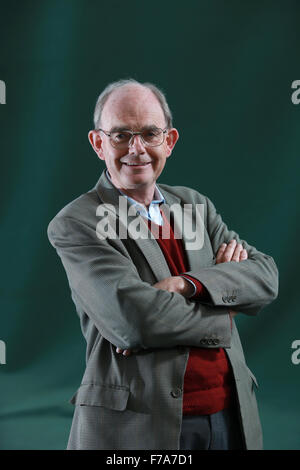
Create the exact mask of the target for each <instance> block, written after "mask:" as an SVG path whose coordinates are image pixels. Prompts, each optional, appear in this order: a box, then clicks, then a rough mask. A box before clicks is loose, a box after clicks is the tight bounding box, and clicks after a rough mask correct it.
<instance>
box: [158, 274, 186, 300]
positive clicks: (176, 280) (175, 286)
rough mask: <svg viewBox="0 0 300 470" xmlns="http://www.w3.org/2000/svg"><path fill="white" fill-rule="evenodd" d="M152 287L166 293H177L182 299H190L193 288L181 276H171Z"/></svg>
mask: <svg viewBox="0 0 300 470" xmlns="http://www.w3.org/2000/svg"><path fill="white" fill-rule="evenodd" d="M152 287H156V289H162V290H166V291H168V292H177V294H181V295H183V296H184V297H191V295H192V294H193V293H194V286H193V284H192V283H191V282H189V281H188V280H187V279H185V278H184V277H181V276H171V277H166V278H165V279H162V281H159V282H156V283H155V284H153V286H152Z"/></svg>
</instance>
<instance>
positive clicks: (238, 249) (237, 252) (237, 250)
mask: <svg viewBox="0 0 300 470" xmlns="http://www.w3.org/2000/svg"><path fill="white" fill-rule="evenodd" d="M242 251H243V245H242V244H241V243H238V244H236V246H235V250H234V252H233V255H232V258H231V261H235V262H236V263H238V262H239V261H240V256H241V252H242Z"/></svg>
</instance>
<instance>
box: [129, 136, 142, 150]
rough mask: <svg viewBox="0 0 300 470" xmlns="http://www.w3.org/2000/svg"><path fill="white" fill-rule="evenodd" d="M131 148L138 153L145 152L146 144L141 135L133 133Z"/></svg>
mask: <svg viewBox="0 0 300 470" xmlns="http://www.w3.org/2000/svg"><path fill="white" fill-rule="evenodd" d="M129 150H130V151H131V152H132V151H133V152H136V153H144V152H145V146H144V143H143V141H142V138H141V136H140V135H133V136H132V137H131V139H130V142H129Z"/></svg>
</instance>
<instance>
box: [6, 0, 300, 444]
mask: <svg viewBox="0 0 300 470" xmlns="http://www.w3.org/2000/svg"><path fill="white" fill-rule="evenodd" d="M299 15H300V4H299V2H298V1H289V0H286V1H264V0H257V1H255V0H254V1H253V0H251V1H250V0H248V1H247V0H245V1H243V2H241V1H238V0H237V1H230V0H229V1H222V0H197V1H193V0H187V1H186V2H179V1H174V0H172V1H169V0H164V1H163V2H162V1H156V0H153V1H152V2H151V3H150V2H142V1H127V2H123V1H117V0H110V1H109V2H108V1H107V2H104V1H96V0H39V1H37V0H23V1H20V0H19V1H17V0H9V1H6V0H2V1H0V79H1V80H3V81H4V82H5V83H6V104H4V105H0V120H1V121H0V124H1V127H0V128H1V136H0V137H1V139H0V151H1V164H2V172H1V175H2V182H1V186H0V191H1V232H0V233H1V251H2V262H1V266H2V269H1V310H0V311H1V319H0V340H2V341H5V343H6V354H7V355H6V364H1V365H0V383H1V386H0V390H1V391H0V394H1V398H0V448H1V449H64V448H65V447H66V443H67V437H68V433H69V428H70V425H71V419H72V414H73V407H72V405H70V404H69V403H68V399H69V398H70V396H71V395H72V394H73V393H74V391H75V390H76V389H77V387H78V386H79V384H80V380H81V376H82V373H83V370H84V366H85V364H84V360H85V344H84V340H83V337H82V335H81V331H80V325H79V320H78V317H77V314H76V311H75V307H74V306H73V303H72V300H71V297H70V290H69V287H68V283H67V278H66V275H65V272H64V270H63V267H62V264H61V262H60V260H59V258H58V256H57V254H56V252H55V250H54V249H53V248H52V247H51V245H50V244H49V242H48V239H47V233H46V230H47V225H48V223H49V221H50V220H51V219H52V217H54V215H55V214H56V213H57V212H58V211H59V210H60V209H61V208H62V207H63V206H64V205H65V204H67V203H68V202H70V201H71V200H72V199H74V198H75V197H77V196H79V195H80V194H82V193H84V192H86V191H88V190H89V189H91V188H92V187H93V186H94V184H95V183H96V181H97V179H98V177H99V176H100V173H101V172H102V169H103V162H100V160H98V159H97V156H96V154H95V153H94V152H93V150H92V148H91V147H90V145H89V143H88V140H87V133H88V131H89V130H90V129H91V128H92V113H93V109H94V104H95V101H96V98H97V96H98V94H99V93H100V92H101V91H102V89H103V88H104V87H105V86H106V85H107V84H108V83H109V82H111V81H114V80H117V79H119V78H128V77H133V78H135V79H137V80H140V81H151V82H153V83H155V84H157V85H158V86H160V87H161V88H162V89H163V90H164V91H165V93H166V95H167V99H168V101H169V104H170V107H171V109H172V111H173V114H174V124H175V126H176V127H177V128H178V130H179V133H180V140H179V142H178V144H177V146H176V149H175V151H174V153H173V155H172V157H171V158H170V159H169V160H168V163H167V166H166V168H165V171H164V173H163V174H162V176H161V177H160V180H159V181H160V182H163V183H167V184H174V185H185V186H189V187H192V188H195V189H197V190H198V191H199V192H201V193H204V194H206V195H207V196H209V197H210V198H211V199H212V201H213V202H214V204H215V205H216V207H217V209H218V210H219V212H220V213H221V214H222V216H223V219H224V220H225V222H226V223H227V224H228V225H229V226H230V227H231V228H233V229H234V230H236V231H237V232H238V233H239V234H240V236H241V237H242V238H244V239H246V240H247V241H248V242H249V243H250V244H252V245H254V246H255V247H256V248H257V249H259V250H261V251H263V252H265V253H267V254H270V255H271V256H273V257H274V259H275V261H276V263H277V265H278V268H279V272H280V292H279V297H278V299H277V300H276V301H275V302H274V303H273V304H271V305H270V306H268V307H267V308H265V309H264V310H263V311H262V312H261V313H260V315H259V316H258V317H255V318H252V317H246V316H243V315H239V316H238V317H237V320H236V321H237V325H238V328H239V330H240V334H241V337H242V341H243V345H244V349H245V353H246V359H247V362H248V365H249V367H250V368H251V369H252V370H253V371H254V373H255V374H256V376H257V379H258V382H259V386H260V387H259V390H258V392H257V397H258V404H259V409H260V414H261V420H262V425H263V430H264V443H265V448H266V449H300V423H299V418H300V401H299V398H298V397H299V385H300V364H299V365H298V366H297V365H294V364H293V363H292V361H291V353H292V349H291V344H292V342H293V341H294V340H295V339H300V319H299V285H298V284H299V276H298V269H299V261H298V260H299V255H298V250H299V248H298V242H297V240H298V234H299V228H300V227H299V210H298V207H299V193H300V189H299V185H297V183H298V178H299V177H298V175H299V169H300V163H299V148H300V132H299V122H300V105H298V106H297V105H295V104H293V103H292V100H291V94H292V89H291V84H292V82H293V81H294V80H297V79H300V62H299V48H300V33H299V31H300V30H299V18H300V17H299ZM225 188H226V196H225V197H224V189H225Z"/></svg>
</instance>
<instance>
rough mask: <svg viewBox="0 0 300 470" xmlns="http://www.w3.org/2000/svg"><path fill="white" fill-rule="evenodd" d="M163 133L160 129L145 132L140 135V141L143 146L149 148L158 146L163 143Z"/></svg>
mask: <svg viewBox="0 0 300 470" xmlns="http://www.w3.org/2000/svg"><path fill="white" fill-rule="evenodd" d="M163 136H164V134H163V131H162V130H161V129H150V130H145V131H144V132H143V133H142V139H143V141H144V142H145V144H147V145H150V146H156V145H160V144H162V142H163Z"/></svg>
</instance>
